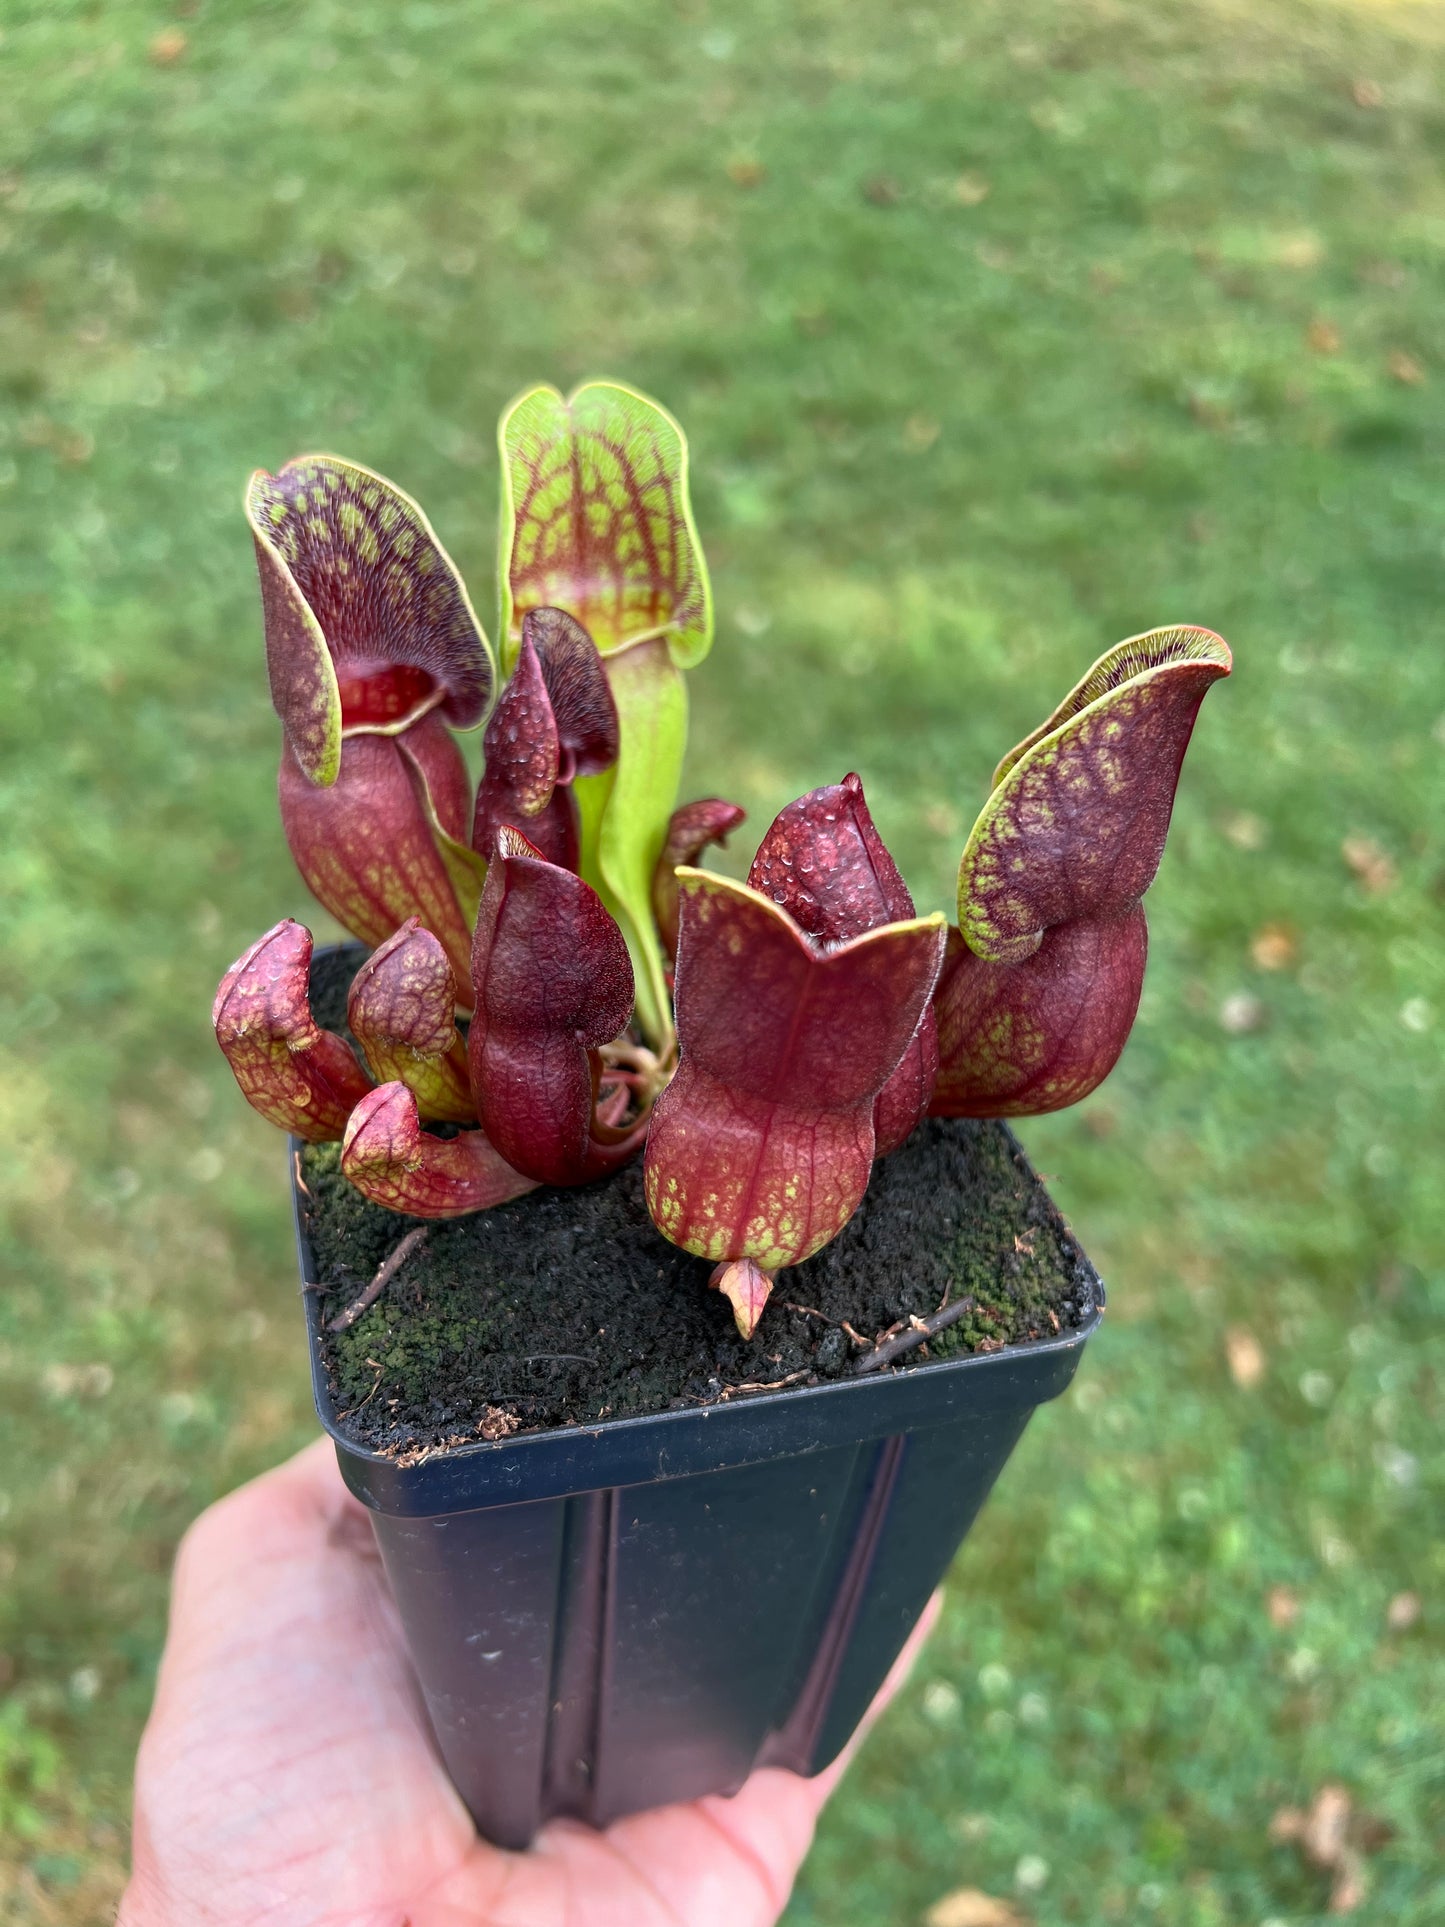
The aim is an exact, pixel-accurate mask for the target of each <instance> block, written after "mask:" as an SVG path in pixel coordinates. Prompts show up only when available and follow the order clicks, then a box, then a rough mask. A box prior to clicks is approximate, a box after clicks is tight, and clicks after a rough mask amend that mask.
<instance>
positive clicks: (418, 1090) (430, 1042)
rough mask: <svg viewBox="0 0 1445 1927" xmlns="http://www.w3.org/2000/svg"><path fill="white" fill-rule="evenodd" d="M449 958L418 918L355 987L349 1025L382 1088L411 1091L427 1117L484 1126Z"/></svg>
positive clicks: (369, 963) (379, 952)
mask: <svg viewBox="0 0 1445 1927" xmlns="http://www.w3.org/2000/svg"><path fill="white" fill-rule="evenodd" d="M456 1010H457V991H456V982H455V979H454V978H453V975H452V967H451V964H450V963H449V962H448V960H447V953H446V951H445V950H444V949H443V948H442V946H441V944H440V943H439V942H438V941H437V939H436V938H435V937H434V936H433V935H432V933H431V931H430V930H424V929H423V928H422V927H421V923H420V921H419V920H418V919H417V918H416V917H408V919H407V921H406V922H405V923H404V924H403V925H402V927H401V928H400V930H398V931H397V932H396V934H395V935H394V936H391V937H388V938H387V940H386V942H385V943H384V944H382V945H381V946H380V948H379V949H376V950H373V951H372V953H371V955H370V956H369V957H368V958H367V960H366V962H365V963H364V964H363V965H362V966H361V968H360V970H358V971H357V973H356V975H355V976H354V977H353V978H352V980H351V989H350V992H349V993H348V995H347V1001H346V1021H347V1024H348V1025H349V1026H350V1029H351V1034H352V1036H353V1037H354V1038H355V1039H356V1041H357V1043H358V1044H360V1046H361V1048H362V1051H363V1053H364V1054H365V1057H366V1061H367V1063H368V1064H369V1065H370V1066H371V1074H372V1076H373V1077H374V1078H375V1079H376V1081H377V1083H378V1084H393V1083H401V1084H405V1085H406V1087H407V1089H408V1090H409V1091H410V1092H411V1093H412V1095H413V1096H414V1097H415V1098H416V1101H417V1108H418V1110H419V1111H420V1112H421V1114H422V1115H423V1116H424V1117H428V1118H437V1119H445V1120H446V1121H447V1122H449V1123H452V1124H470V1123H474V1122H475V1121H476V1115H477V1113H476V1106H475V1105H474V1104H473V1102H472V1086H471V1079H470V1077H469V1075H468V1072H467V1052H466V1046H465V1044H464V1043H463V1042H462V1039H461V1034H460V1032H459V1031H458V1030H457V1021H456Z"/></svg>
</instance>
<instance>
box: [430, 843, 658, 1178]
mask: <svg viewBox="0 0 1445 1927" xmlns="http://www.w3.org/2000/svg"><path fill="white" fill-rule="evenodd" d="M472 977H473V983H474V989H475V995H476V1014H475V1016H474V1017H473V1019H472V1024H471V1029H470V1030H469V1032H468V1033H467V1054H468V1057H469V1059H470V1063H471V1072H472V1089H473V1090H474V1091H475V1092H476V1097H477V1105H478V1110H479V1113H480V1116H481V1120H482V1124H483V1126H484V1127H485V1129H486V1132H487V1135H488V1137H490V1138H491V1140H492V1142H493V1143H494V1144H495V1145H496V1146H497V1148H498V1150H499V1151H500V1152H501V1153H502V1155H503V1156H504V1157H505V1158H506V1159H507V1160H508V1161H509V1162H510V1163H512V1164H514V1165H515V1166H516V1167H517V1169H518V1170H519V1171H525V1172H527V1174H528V1175H529V1176H531V1177H534V1178H539V1179H541V1180H543V1181H544V1182H545V1183H548V1184H582V1183H585V1182H586V1181H587V1180H588V1179H589V1178H594V1177H601V1176H602V1174H603V1173H604V1172H605V1171H608V1170H611V1169H613V1168H614V1167H615V1166H616V1165H617V1164H619V1163H620V1162H622V1161H623V1159H624V1158H627V1157H630V1156H631V1155H632V1154H633V1152H634V1151H635V1150H636V1149H637V1144H636V1142H635V1141H634V1139H632V1138H631V1137H629V1138H627V1139H625V1140H623V1141H620V1142H619V1141H617V1140H616V1139H614V1138H613V1137H612V1136H611V1135H609V1134H608V1133H607V1132H606V1131H605V1130H604V1129H602V1127H599V1126H598V1125H597V1123H596V1121H595V1116H594V1107H595V1103H596V1094H597V1075H598V1067H597V1062H596V1059H595V1057H594V1055H593V1053H594V1052H595V1051H596V1049H597V1048H598V1046H600V1045H602V1044H606V1043H610V1042H611V1041H612V1039H613V1038H614V1037H616V1036H617V1035H618V1033H619V1032H620V1031H621V1030H622V1029H623V1027H624V1026H625V1025H626V1023H627V1020H628V1018H629V1016H630V1015H631V1014H632V964H631V962H630V960H629V958H628V955H627V945H626V944H625V943H624V942H623V939H622V932H621V931H620V930H619V929H618V928H617V925H616V924H615V923H614V922H613V920H612V918H611V917H610V916H609V915H608V913H607V911H606V910H605V909H604V907H603V904H602V900H601V898H600V897H599V896H598V895H597V893H596V891H595V890H593V889H592V888H591V887H590V886H589V885H588V884H586V883H584V882H583V881H582V879H581V877H578V876H574V875H573V874H572V873H571V872H570V871H568V870H563V869H561V868H559V867H558V865H556V864H554V863H548V862H547V861H546V860H545V859H544V858H543V857H541V856H540V855H539V854H538V852H537V851H536V850H535V849H534V848H533V846H532V845H531V844H530V843H528V841H527V839H526V838H525V837H524V836H523V835H521V833H520V832H519V831H517V830H515V829H503V830H502V831H501V833H500V835H499V836H498V838H497V843H496V849H495V852H494V854H493V857H492V860H491V863H490V865H489V867H488V870H487V882H486V888H485V889H484V890H483V891H482V907H481V910H480V911H479V913H478V916H477V930H476V940H475V944H474V946H473V951H472Z"/></svg>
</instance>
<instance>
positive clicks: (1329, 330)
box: [1305, 318, 1340, 355]
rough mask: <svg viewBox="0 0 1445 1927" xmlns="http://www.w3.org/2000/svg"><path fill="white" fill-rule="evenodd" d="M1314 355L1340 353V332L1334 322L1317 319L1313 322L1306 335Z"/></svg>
mask: <svg viewBox="0 0 1445 1927" xmlns="http://www.w3.org/2000/svg"><path fill="white" fill-rule="evenodd" d="M1305 340H1306V341H1307V342H1308V343H1309V349H1310V353H1311V354H1313V355H1337V354H1338V353H1339V352H1340V331H1339V329H1338V328H1337V327H1336V326H1335V324H1334V322H1333V321H1325V320H1324V319H1322V318H1317V319H1316V320H1314V321H1312V322H1311V323H1310V325H1309V328H1308V329H1307V331H1306V333H1305Z"/></svg>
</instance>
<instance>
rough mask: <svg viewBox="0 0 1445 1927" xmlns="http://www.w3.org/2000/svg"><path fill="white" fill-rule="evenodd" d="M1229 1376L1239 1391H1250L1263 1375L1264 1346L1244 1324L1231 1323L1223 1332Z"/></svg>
mask: <svg viewBox="0 0 1445 1927" xmlns="http://www.w3.org/2000/svg"><path fill="white" fill-rule="evenodd" d="M1224 1354H1225V1357H1226V1358H1227V1359H1228V1360H1229V1376H1230V1377H1231V1378H1232V1379H1233V1380H1234V1382H1235V1384H1236V1385H1238V1386H1239V1388H1240V1390H1241V1391H1245V1392H1248V1391H1251V1390H1252V1389H1253V1388H1254V1387H1255V1386H1256V1385H1258V1383H1259V1381H1260V1380H1261V1379H1262V1378H1263V1377H1264V1368H1265V1356H1264V1347H1263V1346H1262V1345H1261V1344H1260V1342H1259V1340H1258V1339H1257V1338H1256V1337H1255V1335H1254V1333H1253V1332H1252V1331H1250V1330H1248V1329H1247V1328H1246V1327H1245V1326H1244V1325H1231V1326H1230V1328H1229V1330H1228V1331H1227V1332H1226V1333H1225V1334H1224Z"/></svg>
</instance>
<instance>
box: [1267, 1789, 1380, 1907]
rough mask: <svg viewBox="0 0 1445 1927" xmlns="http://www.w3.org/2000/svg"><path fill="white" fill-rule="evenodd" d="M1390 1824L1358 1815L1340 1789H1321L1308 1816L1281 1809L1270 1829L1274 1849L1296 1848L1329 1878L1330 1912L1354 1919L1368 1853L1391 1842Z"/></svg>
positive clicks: (1285, 1808)
mask: <svg viewBox="0 0 1445 1927" xmlns="http://www.w3.org/2000/svg"><path fill="white" fill-rule="evenodd" d="M1393 1831H1394V1830H1393V1828H1391V1827H1390V1826H1389V1825H1388V1823H1386V1822H1383V1821H1379V1820H1374V1819H1371V1817H1370V1816H1369V1815H1368V1814H1356V1813H1355V1810H1354V1802H1353V1801H1352V1800H1351V1798H1350V1796H1349V1794H1348V1793H1347V1792H1346V1791H1345V1789H1344V1787H1342V1786H1332V1785H1331V1786H1322V1787H1321V1788H1320V1790H1319V1792H1318V1793H1317V1794H1316V1795H1315V1797H1314V1799H1313V1800H1312V1801H1311V1802H1310V1805H1309V1807H1308V1809H1307V1810H1306V1811H1303V1812H1302V1811H1301V1810H1300V1809H1299V1808H1298V1807H1281V1808H1280V1809H1279V1811H1278V1812H1277V1813H1276V1814H1275V1815H1274V1817H1273V1819H1272V1820H1271V1821H1270V1823H1269V1837H1270V1839H1271V1840H1272V1841H1273V1842H1274V1843H1275V1845H1276V1846H1282V1845H1289V1844H1292V1845H1295V1846H1297V1847H1298V1848H1299V1850H1300V1853H1301V1854H1302V1855H1303V1857H1304V1858H1305V1859H1306V1860H1308V1861H1309V1862H1310V1864H1311V1865H1312V1866H1315V1867H1318V1868H1320V1869H1321V1871H1322V1872H1324V1873H1328V1874H1329V1875H1330V1876H1331V1884H1330V1912H1331V1913H1332V1914H1352V1913H1353V1912H1354V1911H1355V1909H1356V1908H1357V1907H1358V1906H1359V1905H1360V1903H1361V1901H1362V1900H1363V1899H1364V1898H1365V1888H1366V1883H1365V1853H1366V1852H1367V1851H1369V1849H1370V1848H1372V1847H1376V1846H1383V1845H1384V1843H1385V1842H1386V1841H1387V1840H1389V1839H1391V1838H1392V1837H1393Z"/></svg>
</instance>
